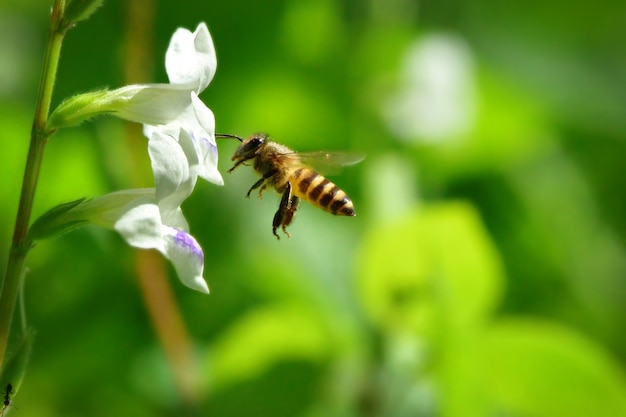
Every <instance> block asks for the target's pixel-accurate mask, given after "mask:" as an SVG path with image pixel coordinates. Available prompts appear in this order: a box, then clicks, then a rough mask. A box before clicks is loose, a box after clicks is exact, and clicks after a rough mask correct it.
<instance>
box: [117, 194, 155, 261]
mask: <svg viewBox="0 0 626 417" xmlns="http://www.w3.org/2000/svg"><path fill="white" fill-rule="evenodd" d="M114 228H115V230H117V231H118V232H119V233H120V234H121V235H122V237H123V238H124V239H125V240H126V242H128V244H129V245H131V246H134V247H136V248H141V249H156V250H158V251H159V252H161V253H165V242H164V240H163V236H162V232H163V229H162V228H163V225H162V223H161V214H160V212H159V207H158V206H157V205H156V204H138V205H133V206H130V207H129V208H128V210H127V211H126V212H125V213H123V214H122V216H121V217H120V218H119V219H118V221H117V222H116V223H115V226H114Z"/></svg>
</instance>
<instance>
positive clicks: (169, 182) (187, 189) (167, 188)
mask: <svg viewBox="0 0 626 417" xmlns="http://www.w3.org/2000/svg"><path fill="white" fill-rule="evenodd" d="M179 133H180V131H179ZM148 152H149V154H150V159H151V160H152V170H153V171H154V184H155V188H156V197H157V202H158V205H159V207H160V208H161V212H162V214H163V215H164V216H169V213H170V212H171V211H174V210H177V209H178V208H179V207H180V205H181V204H182V202H183V201H185V199H186V198H187V197H189V195H190V194H191V192H192V191H193V187H194V186H195V184H196V174H193V173H191V172H190V169H189V157H188V156H187V155H186V153H185V151H184V149H183V148H182V147H181V144H180V143H179V142H177V141H176V139H175V138H174V137H172V136H169V135H166V134H163V133H162V132H161V131H160V130H158V129H156V130H154V131H153V132H152V135H151V136H150V138H149V141H148ZM192 157H195V156H193V155H192Z"/></svg>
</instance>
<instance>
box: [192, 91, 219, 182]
mask: <svg viewBox="0 0 626 417" xmlns="http://www.w3.org/2000/svg"><path fill="white" fill-rule="evenodd" d="M191 103H192V106H193V110H194V112H195V115H196V119H197V120H198V122H199V124H200V126H201V127H202V129H198V130H197V131H194V135H193V137H192V138H193V140H194V141H195V144H196V149H197V150H198V156H199V159H200V169H199V171H198V175H199V176H200V177H202V178H204V179H205V180H207V181H209V182H212V183H214V184H217V185H224V179H223V178H222V174H220V172H219V171H218V169H217V159H218V155H217V144H216V142H215V116H214V115H213V112H212V111H211V110H210V109H209V108H208V107H207V106H206V105H205V104H204V103H203V102H202V100H200V99H199V98H198V96H196V95H195V94H194V93H192V94H191Z"/></svg>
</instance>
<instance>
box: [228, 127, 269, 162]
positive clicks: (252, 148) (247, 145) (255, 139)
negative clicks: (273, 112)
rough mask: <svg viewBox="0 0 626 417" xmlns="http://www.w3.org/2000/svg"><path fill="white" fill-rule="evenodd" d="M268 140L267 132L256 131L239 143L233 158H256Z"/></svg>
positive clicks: (234, 159)
mask: <svg viewBox="0 0 626 417" xmlns="http://www.w3.org/2000/svg"><path fill="white" fill-rule="evenodd" d="M266 142H267V135H266V134H264V133H255V134H254V135H252V136H250V137H249V138H248V139H246V140H244V141H243V142H242V143H241V145H239V148H237V150H236V151H235V154H234V155H233V157H232V160H233V161H237V160H239V161H247V160H248V159H252V158H254V157H255V156H256V155H257V154H258V153H259V151H260V150H261V148H262V147H263V145H265V143H266Z"/></svg>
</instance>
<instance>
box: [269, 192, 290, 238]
mask: <svg viewBox="0 0 626 417" xmlns="http://www.w3.org/2000/svg"><path fill="white" fill-rule="evenodd" d="M291 202H292V201H291V183H290V182H288V183H287V186H286V187H285V191H283V196H282V198H281V199H280V205H279V206H278V211H277V212H276V214H274V221H273V222H272V233H274V236H276V239H280V236H278V233H276V229H278V227H279V226H283V231H284V232H285V233H286V234H287V237H291V235H290V234H289V233H287V231H286V230H285V226H287V224H289V223H287V224H285V220H286V219H289V221H291V219H292V218H293V213H290V210H291Z"/></svg>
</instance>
